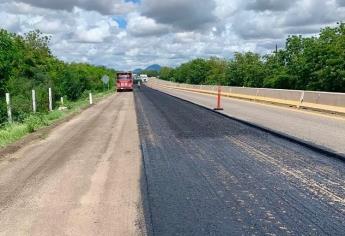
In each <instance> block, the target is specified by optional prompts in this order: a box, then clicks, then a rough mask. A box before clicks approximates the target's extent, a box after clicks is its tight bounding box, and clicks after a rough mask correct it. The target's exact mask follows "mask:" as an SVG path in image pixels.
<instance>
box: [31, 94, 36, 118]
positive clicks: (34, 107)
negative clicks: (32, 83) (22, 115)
mask: <svg viewBox="0 0 345 236" xmlns="http://www.w3.org/2000/svg"><path fill="white" fill-rule="evenodd" d="M31 94H32V111H33V113H36V91H35V90H34V89H33V90H32V91H31Z"/></svg>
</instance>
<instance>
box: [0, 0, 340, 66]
mask: <svg viewBox="0 0 345 236" xmlns="http://www.w3.org/2000/svg"><path fill="white" fill-rule="evenodd" d="M344 16H345V2H344V0H293V1H285V0H275V1H272V0H248V1H241V0H205V1H199V0H164V1H163V0H142V1H141V3H140V4H135V3H133V2H126V1H125V0H100V1H94V0H59V1H47V0H16V1H11V0H0V27H1V28H5V29H7V30H10V31H11V32H16V33H19V34H24V33H26V32H28V31H30V30H34V29H40V30H41V31H42V32H43V33H46V34H49V35H51V36H52V42H51V48H52V51H53V53H54V54H55V55H57V56H58V57H59V58H61V59H63V60H67V61H86V62H89V63H93V64H100V65H105V66H109V67H114V68H117V69H122V70H128V69H133V68H137V67H146V66H147V65H150V64H154V63H158V64H161V65H177V64H179V63H182V62H184V61H186V60H189V59H191V58H196V57H210V56H220V57H227V58H229V57H231V56H232V55H233V53H234V52H236V51H249V50H250V51H255V52H258V53H268V52H270V51H272V50H273V49H274V47H275V45H276V44H278V45H279V46H282V45H284V41H285V38H286V37H287V36H288V35H289V34H302V35H314V34H316V33H318V32H319V30H320V28H321V27H325V26H329V25H334V24H335V23H336V22H337V21H341V20H344ZM119 17H120V19H122V20H123V21H124V22H123V23H124V24H123V25H121V24H118V23H116V22H115V20H114V19H115V18H116V19H118V18H119ZM125 23H127V26H126V24H125ZM120 26H121V27H122V28H120ZM125 26H126V27H125Z"/></svg>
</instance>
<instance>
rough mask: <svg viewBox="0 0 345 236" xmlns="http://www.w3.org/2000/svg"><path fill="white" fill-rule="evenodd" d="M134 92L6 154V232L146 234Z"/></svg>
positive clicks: (1, 213) (0, 202)
mask: <svg viewBox="0 0 345 236" xmlns="http://www.w3.org/2000/svg"><path fill="white" fill-rule="evenodd" d="M136 122H137V121H136V114H135V109H134V99H133V94H132V93H120V94H118V95H116V96H115V95H114V96H112V97H110V98H107V99H106V100H104V101H102V102H100V103H99V104H97V105H95V106H93V107H91V108H90V109H87V110H86V111H84V112H83V113H82V114H80V115H79V116H77V117H76V118H74V119H72V120H71V121H69V122H67V123H65V124H62V125H61V126H59V127H58V128H56V129H55V130H53V131H52V132H51V134H50V135H49V136H48V137H47V138H46V139H45V140H41V141H38V142H34V143H32V144H30V145H28V146H26V147H24V148H22V149H21V150H19V151H18V152H16V153H15V154H13V155H11V156H8V157H5V158H3V159H1V160H0V235H11V236H12V235H83V236H84V235H140V234H143V233H144V232H145V227H144V224H143V223H142V222H143V215H142V213H141V212H142V209H141V208H142V207H141V199H140V198H141V197H140V171H141V152H140V144H139V137H138V130H137V123H136Z"/></svg>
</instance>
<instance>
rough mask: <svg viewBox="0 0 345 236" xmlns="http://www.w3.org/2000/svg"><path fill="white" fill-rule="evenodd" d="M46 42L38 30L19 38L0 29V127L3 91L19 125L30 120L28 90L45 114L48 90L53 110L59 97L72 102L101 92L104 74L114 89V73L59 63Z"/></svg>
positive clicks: (4, 115) (4, 118)
mask: <svg viewBox="0 0 345 236" xmlns="http://www.w3.org/2000/svg"><path fill="white" fill-rule="evenodd" d="M49 41H50V38H49V37H48V36H45V35H43V34H42V33H41V32H39V31H33V32H29V33H27V34H25V35H24V36H20V35H17V34H13V33H10V32H8V31H6V30H3V29H0V124H4V123H6V121H7V110H6V102H5V93H6V92H8V93H10V95H11V107H12V113H13V119H14V121H15V122H23V121H25V120H28V119H29V120H30V119H31V117H32V98H31V90H32V89H34V90H35V91H36V101H37V111H38V112H39V113H40V114H44V113H47V112H48V88H52V91H53V107H54V108H57V106H58V105H59V104H58V102H59V101H60V97H62V96H64V97H65V99H66V100H69V101H71V102H75V101H77V100H79V99H81V98H82V97H85V96H86V95H87V94H88V93H89V92H93V93H97V92H102V91H103V90H104V86H103V83H102V81H101V77H102V76H103V75H108V76H109V78H110V87H113V86H114V74H115V71H114V70H112V69H107V68H105V67H101V66H93V65H89V64H84V63H66V62H63V61H61V60H59V59H57V58H56V57H55V56H54V55H53V54H52V52H51V50H50V48H49ZM53 114H54V113H52V114H47V116H48V117H49V116H53Z"/></svg>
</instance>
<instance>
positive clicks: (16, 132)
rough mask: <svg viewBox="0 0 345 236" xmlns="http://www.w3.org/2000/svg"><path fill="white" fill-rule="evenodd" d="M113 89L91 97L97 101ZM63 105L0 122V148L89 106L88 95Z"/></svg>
mask: <svg viewBox="0 0 345 236" xmlns="http://www.w3.org/2000/svg"><path fill="white" fill-rule="evenodd" d="M114 91H115V90H114V89H111V90H108V91H106V92H99V93H96V94H94V95H93V99H94V101H97V100H99V99H101V98H103V97H105V96H107V95H109V94H111V93H114ZM64 106H66V107H67V109H66V110H63V111H62V110H54V111H52V112H40V113H35V114H30V115H27V116H26V117H25V118H24V120H22V121H21V122H14V123H12V124H10V123H4V124H2V126H1V127H0V148H2V147H5V146H6V145H8V144H10V143H13V142H15V141H17V140H19V139H20V138H22V137H24V136H26V135H27V134H29V133H32V132H35V131H37V130H38V129H40V128H43V127H46V126H49V125H51V124H53V123H54V122H56V121H58V120H60V119H63V118H65V117H67V116H69V115H72V114H74V113H78V112H80V111H82V109H84V108H86V107H87V106H89V100H88V95H87V96H82V97H81V98H80V99H78V100H76V101H66V102H64Z"/></svg>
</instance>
